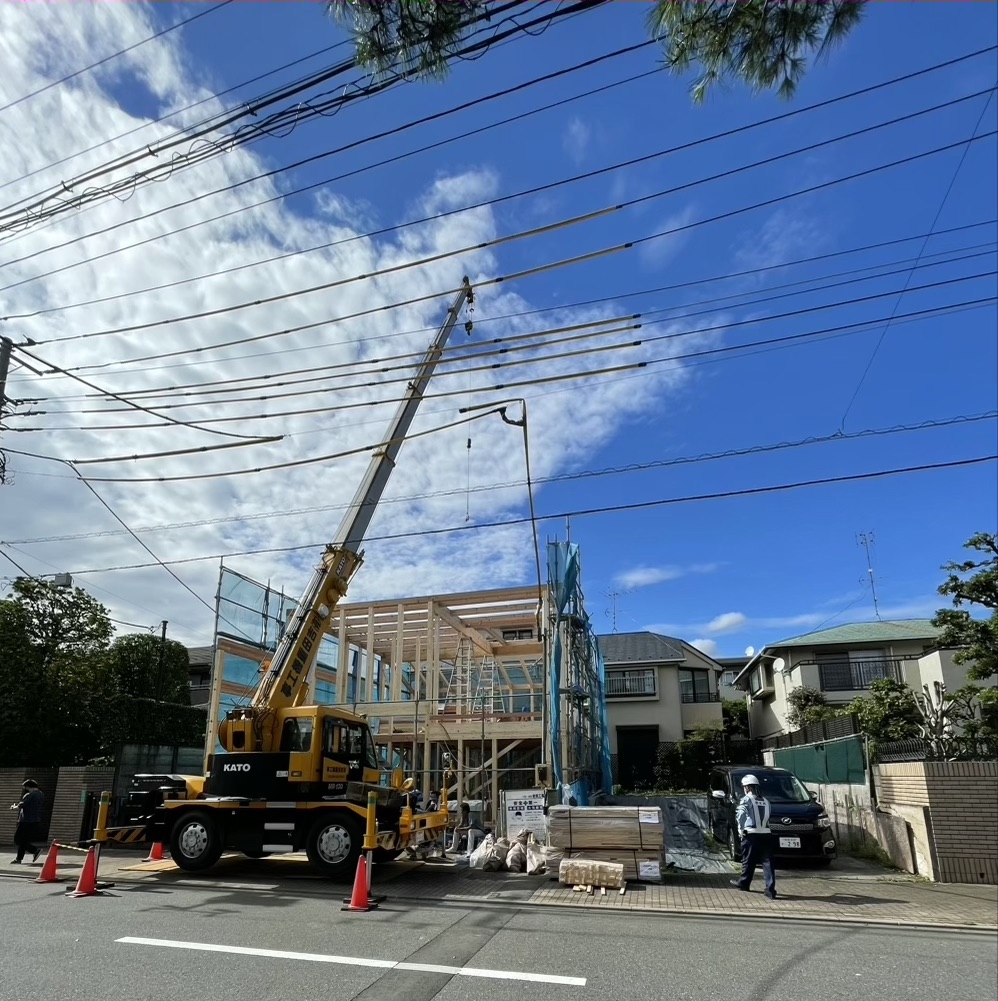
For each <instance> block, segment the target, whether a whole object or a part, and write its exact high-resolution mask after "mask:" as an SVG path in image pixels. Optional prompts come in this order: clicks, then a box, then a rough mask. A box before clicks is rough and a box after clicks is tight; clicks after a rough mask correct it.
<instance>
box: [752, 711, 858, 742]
mask: <svg viewBox="0 0 998 1001" xmlns="http://www.w3.org/2000/svg"><path fill="white" fill-rule="evenodd" d="M862 732H863V730H862V728H861V727H860V725H859V720H858V719H856V717H855V716H836V717H835V718H834V719H829V720H824V721H823V722H821V723H811V724H810V725H808V726H805V727H801V729H799V730H794V731H793V732H792V733H782V734H780V735H779V736H778V737H766V738H765V739H764V740H763V742H762V745H763V747H766V748H776V747H800V746H801V745H803V744H820V743H822V742H823V741H826V740H837V739H838V738H839V737H853V736H859V735H860V734H862Z"/></svg>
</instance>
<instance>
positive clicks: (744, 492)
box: [73, 455, 998, 576]
mask: <svg viewBox="0 0 998 1001" xmlns="http://www.w3.org/2000/svg"><path fill="white" fill-rule="evenodd" d="M996 459H998V455H983V456H975V457H973V458H969V459H954V460H951V461H949V462H934V463H923V464H921V465H917V466H900V467H895V468H892V469H878V470H874V471H873V472H868V473H852V474H848V475H844V476H825V477H821V478H818V479H811V480H796V481H794V482H790V483H779V484H773V485H770V486H763V487H744V488H742V489H739V490H721V491H716V492H713V493H705V494H687V495H685V496H682V497H663V498H657V499H654V500H648V501H634V502H632V503H629V504H613V505H607V506H603V507H590V508H579V509H577V510H570V511H558V512H552V513H550V514H539V515H537V521H539V522H541V521H559V522H564V520H565V519H566V518H582V517H589V516H595V515H601V514H618V513H622V512H625V511H640V510H649V509H652V508H661V507H667V506H670V505H673V504H687V503H692V502H700V501H710V500H727V499H731V498H735V497H754V496H762V495H766V494H773V493H780V492H783V491H786V490H797V489H801V488H804V487H816V486H831V485H834V484H838V483H858V482H865V481H868V480H875V479H882V478H884V477H887V476H900V475H906V474H908V473H921V472H928V471H931V470H941V469H960V468H968V467H970V466H977V465H981V464H983V463H985V462H994V461H995V460H996ZM529 522H530V517H529V516H528V517H516V518H507V519H504V520H501V521H491V522H477V523H476V522H462V523H461V524H460V525H452V526H448V527H445V528H427V529H419V530H416V531H411V532H395V533H391V534H385V535H373V536H369V537H368V538H367V540H366V541H367V542H368V543H371V542H391V541H395V540H398V539H414V538H426V537H430V536H439V535H450V534H452V533H454V532H471V531H481V530H483V529H487V528H507V527H509V526H511V525H524V524H527V523H529ZM321 548H322V544H320V543H312V544H309V545H301V546H276V547H272V548H269V549H243V550H235V551H232V552H227V553H212V554H211V555H203V556H187V557H182V558H179V559H174V560H166V561H165V562H166V563H168V564H169V565H171V566H178V565H181V564H188V563H201V562H204V561H206V560H211V561H215V560H219V559H226V558H231V557H234V556H261V555H271V554H278V553H297V552H304V551H306V550H312V551H317V550H319V549H321ZM157 565H159V564H152V563H132V564H127V565H119V566H110V567H95V568H90V569H87V570H75V571H73V572H74V574H76V575H77V576H83V575H84V574H92V573H111V572H112V571H118V570H143V569H147V568H148V567H150V566H157Z"/></svg>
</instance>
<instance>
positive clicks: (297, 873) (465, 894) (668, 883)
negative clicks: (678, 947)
mask: <svg viewBox="0 0 998 1001" xmlns="http://www.w3.org/2000/svg"><path fill="white" fill-rule="evenodd" d="M41 861H42V860H41V859H39V864H38V865H30V864H28V865H23V866H5V865H2V864H0V874H3V875H6V876H20V877H22V878H26V879H35V878H37V876H38V873H39V871H40V869H41V864H40V863H41ZM81 865H82V856H80V855H77V854H75V853H74V854H72V855H67V856H65V857H63V856H60V859H59V874H60V876H62V877H63V878H64V879H65V881H66V882H67V883H69V884H72V883H73V882H75V880H76V879H77V877H78V875H79V872H80V867H81ZM99 878H100V879H101V880H106V881H111V882H115V883H116V884H118V885H120V886H124V885H126V884H128V883H142V884H144V885H162V886H164V887H168V886H169V885H170V884H171V883H178V882H182V883H183V885H184V886H187V887H189V886H191V885H196V884H200V885H202V886H203V887H204V889H205V891H206V892H210V891H212V890H213V889H215V890H217V889H226V890H230V891H231V890H234V889H240V888H244V889H245V892H246V893H247V894H248V895H249V896H254V895H262V894H266V893H268V892H282V893H307V894H310V895H314V894H326V893H328V894H329V895H330V896H332V897H335V898H336V900H337V902H339V898H340V897H342V895H343V892H344V886H343V885H342V884H332V883H330V882H329V881H328V880H326V879H324V878H323V877H322V876H320V875H318V874H317V873H315V872H314V871H313V870H312V869H311V867H309V866H308V865H307V863H306V862H304V860H302V859H299V858H294V857H287V856H285V857H282V858H276V857H275V858H271V859H266V860H258V861H252V860H248V859H245V858H242V857H239V856H236V857H232V858H227V859H223V860H222V861H221V863H219V865H218V866H216V867H215V868H214V869H213V870H211V872H209V873H205V874H203V875H194V874H190V873H183V872H181V871H179V870H178V869H177V868H176V867H175V866H174V865H173V863H172V862H171V861H169V859H167V860H165V861H163V862H156V863H148V864H143V863H142V856H141V855H139V854H136V853H128V852H121V851H114V850H109V851H105V852H104V853H102V855H101V864H100V873H99ZM730 878H731V876H730V875H727V874H724V875H718V874H714V873H711V874H707V873H678V872H675V871H670V872H669V873H668V874H667V875H666V876H665V878H664V880H663V882H662V883H661V884H651V883H642V884H635V883H631V884H628V886H627V890H626V892H625V893H624V894H623V895H621V894H620V893H619V892H618V891H616V890H607V893H606V896H603V895H601V894H600V893H599V891H598V890H597V891H594V893H592V894H586V893H576V892H573V890H572V888H571V887H565V886H560V885H559V884H558V883H557V882H556V881H554V880H552V879H550V878H549V877H547V876H526V875H518V874H512V873H505V872H482V871H481V870H471V869H468V868H467V866H466V865H464V864H461V863H454V862H444V863H429V864H425V865H424V864H421V863H406V862H398V863H394V864H392V865H389V866H383V867H381V866H379V867H376V869H375V873H374V883H375V886H376V887H377V886H379V885H380V886H381V887H382V888H383V889H384V892H385V893H387V894H388V895H389V897H390V898H391V899H396V900H413V901H417V900H418V901H424V902H425V901H432V900H441V901H445V902H446V901H449V902H453V903H460V902H464V901H466V902H469V903H471V902H476V901H477V902H479V903H488V904H503V903H506V904H512V905H516V906H531V905H537V906H556V907H567V908H573V907H574V908H579V909H583V910H593V909H600V910H612V911H632V912H634V911H637V912H646V913H647V912H659V913H662V914H696V915H699V916H706V915H714V916H731V917H757V918H781V917H790V918H798V919H811V920H814V919H818V920H825V921H829V920H830V921H841V922H859V923H870V924H883V925H895V926H897V925H931V926H934V927H940V928H942V927H964V928H968V927H973V928H978V929H982V930H983V929H998V887H995V886H983V885H972V884H964V883H926V882H922V881H919V880H914V879H912V878H911V877H905V876H904V875H903V874H896V875H895V874H891V873H888V872H886V871H884V870H875V869H872V868H871V869H868V870H867V871H866V872H865V873H864V872H863V871H858V872H857V871H856V870H855V869H853V870H852V871H850V869H849V867H848V865H846V864H843V867H842V871H841V872H840V873H836V871H835V870H834V869H833V870H831V871H826V872H822V873H821V874H816V873H812V872H809V871H807V870H803V871H792V872H780V873H778V876H777V878H778V891H779V899H777V900H775V901H770V900H767V899H766V898H765V897H764V896H763V894H762V881H761V878H758V879H757V880H756V883H757V885H755V884H754V885H753V887H752V891H751V892H749V893H743V892H741V891H740V890H737V889H735V888H734V887H732V886H730V885H729V882H728V881H729V879H730Z"/></svg>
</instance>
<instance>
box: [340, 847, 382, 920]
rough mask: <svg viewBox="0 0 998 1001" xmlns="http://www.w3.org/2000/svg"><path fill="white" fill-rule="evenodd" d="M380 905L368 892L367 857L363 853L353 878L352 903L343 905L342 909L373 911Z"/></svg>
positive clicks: (358, 860)
mask: <svg viewBox="0 0 998 1001" xmlns="http://www.w3.org/2000/svg"><path fill="white" fill-rule="evenodd" d="M377 906H378V903H377V901H376V900H372V899H371V898H370V897H369V896H368V894H367V859H366V858H365V857H364V856H363V855H361V856H360V858H358V859H357V874H356V876H354V880H353V893H352V894H351V896H350V903H349V904H347V905H345V906H344V907H341V908H340V910H341V911H373V910H374V909H375V908H376V907H377Z"/></svg>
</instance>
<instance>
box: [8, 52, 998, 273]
mask: <svg viewBox="0 0 998 1001" xmlns="http://www.w3.org/2000/svg"><path fill="white" fill-rule="evenodd" d="M993 48H998V46H992V47H991V48H990V49H982V50H979V51H978V52H974V53H970V54H968V55H967V56H962V57H959V58H957V59H956V60H949V61H947V62H944V63H938V64H935V65H934V66H931V67H927V68H925V69H922V70H917V71H914V72H913V73H910V74H906V75H904V76H900V77H895V78H892V79H890V80H887V81H884V82H882V83H878V84H873V85H870V86H868V87H864V88H861V89H859V90H856V91H851V92H849V93H847V94H844V95H840V96H838V97H834V98H829V99H827V100H825V101H820V102H817V103H815V104H812V105H807V106H804V107H800V108H794V109H791V110H789V111H787V112H784V113H781V114H779V115H775V116H771V117H770V118H768V119H763V120H761V121H758V122H751V123H748V124H746V125H742V126H739V127H737V128H734V129H730V130H727V131H725V132H722V133H718V134H716V135H714V136H709V137H704V138H702V139H698V140H692V141H691V142H689V143H685V144H681V145H679V146H676V147H673V148H671V149H669V150H666V151H664V152H661V153H657V154H651V156H652V157H653V156H659V155H664V154H665V153H668V152H678V151H681V150H685V149H689V148H693V147H695V146H698V145H700V144H702V143H704V142H709V141H713V140H714V139H719V138H727V137H730V136H732V135H737V134H739V133H741V132H745V131H747V130H750V129H754V128H757V127H760V126H764V125H769V124H772V123H774V122H778V121H783V120H786V119H788V118H792V117H794V116H796V115H800V114H803V113H805V112H808V111H814V110H817V109H819V108H823V107H827V106H830V105H834V104H836V103H839V102H841V101H846V100H850V99H852V98H854V97H858V96H861V95H864V94H867V93H870V92H873V91H877V90H879V89H882V88H884V87H888V86H892V85H894V84H896V83H899V82H903V81H906V80H909V79H913V78H915V77H918V76H922V75H924V74H926V73H932V72H935V71H937V70H939V69H942V68H946V67H948V66H949V65H952V64H953V63H954V62H962V61H964V60H965V59H971V58H974V57H975V56H977V55H980V54H982V53H984V52H987V51H990V50H991V49H993ZM623 51H626V50H619V52H623ZM617 54H618V53H611V54H609V56H604V57H600V58H610V57H613V56H615V55H617ZM585 65H586V64H584V63H583V64H577V65H576V67H572V68H570V70H572V71H574V70H575V69H577V68H579V67H581V66H585ZM558 72H559V73H560V72H566V71H558ZM644 75H647V74H642V76H644ZM549 77H550V74H549V75H547V76H543V77H538V78H535V80H533V81H529V82H528V84H521V85H519V86H520V87H521V88H522V87H524V86H528V85H533V84H534V83H537V82H544V81H546V80H547V79H549ZM632 79H637V78H632ZM502 94H505V92H499V95H498V96H501V95H502ZM494 96H496V95H493V97H494ZM490 99H492V98H490ZM479 100H481V99H479ZM557 103H558V104H561V103H564V102H557ZM554 106H557V104H556V105H551V106H550V107H554ZM465 107H466V105H458V106H457V107H456V108H454V109H450V111H447V112H441V113H438V115H437V116H434V117H438V116H439V115H442V114H450V113H453V112H454V111H455V110H462V109H464V108H465ZM531 113H533V112H531ZM522 117H524V116H523V115H518V116H515V117H514V118H512V119H507V120H506V121H516V120H518V119H520V118H522ZM420 121H422V120H420ZM415 124H419V122H418V121H417V122H414V123H410V125H415ZM496 124H505V122H500V123H496ZM406 127H409V126H408V125H407V126H406ZM492 127H494V125H493V126H487V127H486V128H492ZM394 131H395V130H389V131H388V132H386V133H380V134H377V135H375V136H371V137H367V138H366V139H363V140H359V141H357V142H355V143H352V144H350V145H348V146H344V147H340V148H338V149H335V150H332V151H329V152H328V153H326V154H322V156H326V155H332V154H334V153H338V152H341V151H343V150H345V149H349V148H352V147H353V146H355V145H358V144H361V143H363V142H368V141H371V140H372V139H377V138H382V137H383V136H384V135H390V134H393V132H394ZM481 131H484V129H481V128H480V129H476V130H475V131H474V132H472V133H464V134H462V135H461V136H458V137H456V138H464V137H466V136H468V135H474V134H477V133H479V132H481ZM446 141H447V142H450V141H452V140H446ZM440 145H442V144H441V143H439V142H438V143H433V144H431V145H429V146H426V147H423V148H422V149H434V148H437V147H439V146H440ZM420 151H421V150H417V151H415V152H420ZM404 155H405V156H408V155H411V154H408V153H407V154H404ZM400 158H401V157H398V156H396V157H392V158H390V159H389V160H388V161H383V162H388V163H390V162H395V161H397V160H398V159H400ZM644 159H647V158H645V157H642V158H639V159H638V160H637V161H635V162H641V161H642V160H644ZM302 162H305V161H302ZM299 165H300V164H299V163H295V164H291V165H289V166H288V167H284V168H281V169H282V170H285V169H291V168H292V167H296V166H299ZM371 166H372V165H367V166H365V167H362V168H358V169H357V170H354V171H350V172H348V173H346V174H340V175H337V176H336V177H333V178H325V179H323V180H322V181H319V182H316V183H314V184H310V185H307V186H305V187H303V188H299V189H294V190H292V191H286V192H282V193H281V194H279V195H276V196H273V197H270V198H267V199H266V200H264V201H261V202H256V203H253V204H252V205H247V206H240V207H239V208H237V209H234V210H230V211H229V212H226V213H222V214H220V215H217V216H213V217H210V218H207V219H202V220H199V221H198V222H196V223H193V224H190V225H187V226H184V227H180V228H178V229H174V230H170V231H168V232H166V233H161V234H155V235H153V236H152V237H149V238H146V239H144V240H141V241H138V242H136V243H131V244H126V245H123V246H121V247H119V248H116V249H114V250H112V251H109V252H106V253H105V254H102V255H99V256H98V257H93V256H89V255H88V260H90V261H92V260H98V259H101V258H102V257H105V256H110V255H111V254H116V253H120V252H122V251H123V250H128V249H133V248H135V247H137V246H142V245H145V244H147V243H150V242H154V241H156V240H159V239H162V238H163V237H165V236H170V235H174V234H176V233H180V232H185V231H187V230H189V229H192V228H196V227H197V226H200V225H204V224H206V223H209V222H213V221H218V220H220V219H224V218H227V217H228V216H231V215H233V214H237V213H239V212H243V211H246V210H248V209H250V208H254V207H259V206H262V205H265V204H269V203H270V202H272V201H275V200H278V199H280V198H284V197H287V196H288V195H290V194H295V193H300V192H303V191H307V190H311V189H312V188H315V187H317V186H321V185H323V184H327V183H332V182H333V181H336V180H340V179H342V178H345V177H349V176H352V174H355V173H359V172H361V171H367V170H370V169H371ZM375 166H377V165H375ZM606 169H615V168H606ZM271 173H273V172H271ZM595 173H602V171H600V172H591V173H590V174H587V175H581V176H582V177H586V176H595ZM267 176H270V175H269V174H264V175H259V176H258V177H257V178H255V179H261V178H264V177H267ZM251 180H252V179H251ZM239 183H240V184H242V183H248V182H246V181H243V182H239ZM560 183H568V182H560ZM547 187H549V186H542V187H541V188H538V189H534V190H535V191H541V190H546V188H547ZM228 190H231V188H229V187H227V188H223V189H218V190H217V191H215V192H209V193H207V194H202V195H199V196H197V197H196V198H192V199H189V200H187V201H184V202H179V203H176V204H175V205H173V206H168V207H166V208H163V209H159V210H156V213H158V212H161V211H166V210H167V209H168V208H176V207H181V206H185V205H189V204H191V203H192V202H193V201H196V200H199V199H200V198H203V197H207V196H208V195H210V194H218V193H221V192H223V191H228ZM527 193H530V192H527ZM508 197H518V196H508ZM458 211H460V210H458ZM447 214H452V213H444V215H447ZM142 218H148V216H143V217H142ZM127 224H128V223H127V222H125V223H121V224H118V225H127ZM113 228H116V227H113ZM395 228H397V227H391V228H390V229H389V230H385V232H387V231H390V230H391V229H395ZM107 231H108V230H106V229H105V230H100V231H97V233H93V234H87V235H86V236H85V237H80V238H76V239H83V238H87V237H88V236H93V235H98V233H104V232H107ZM76 239H74V240H71V241H69V243H64V244H59V245H56V246H53V247H47V248H44V249H43V250H42V251H39V252H38V253H47V252H48V251H49V250H53V249H58V248H59V247H64V246H68V245H70V244H71V243H75V242H76ZM337 242H340V241H336V242H334V243H333V244H329V246H333V245H336V243H337ZM301 252H302V251H296V252H294V253H301ZM305 252H308V251H305ZM30 256H37V254H33V255H30ZM283 256H291V255H283ZM27 259H28V258H27V257H24V258H17V259H15V260H13V261H10V262H8V263H10V264H15V263H19V262H21V261H24V260H27ZM79 263H80V262H76V263H72V264H69V265H65V266H63V267H61V268H58V269H54V270H52V271H49V272H45V273H43V274H41V275H36V276H33V277H30V278H26V279H22V280H21V281H19V282H16V283H13V284H11V285H7V286H4V287H3V288H0V291H6V290H7V289H10V288H15V287H17V286H18V285H21V284H24V282H27V281H35V280H38V279H40V278H44V277H49V276H50V275H52V274H57V273H59V272H61V271H63V270H66V269H67V268H71V267H76V266H79ZM261 263H264V262H261ZM247 266H255V265H253V264H251V265H247Z"/></svg>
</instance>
